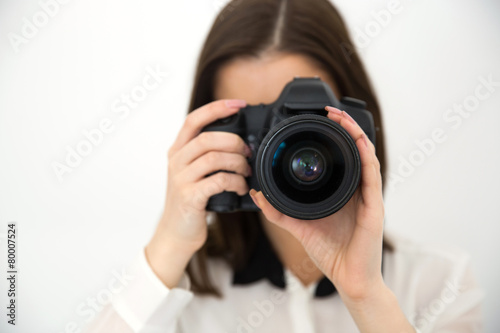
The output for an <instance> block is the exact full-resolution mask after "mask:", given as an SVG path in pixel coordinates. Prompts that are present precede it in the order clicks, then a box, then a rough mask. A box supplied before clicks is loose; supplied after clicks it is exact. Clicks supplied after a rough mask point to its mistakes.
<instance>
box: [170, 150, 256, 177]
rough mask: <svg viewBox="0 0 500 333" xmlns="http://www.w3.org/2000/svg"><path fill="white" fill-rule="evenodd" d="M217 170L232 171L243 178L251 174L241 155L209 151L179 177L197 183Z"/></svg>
mask: <svg viewBox="0 0 500 333" xmlns="http://www.w3.org/2000/svg"><path fill="white" fill-rule="evenodd" d="M219 170H224V171H232V172H235V173H237V174H240V175H242V176H243V177H249V176H250V174H251V169H250V165H249V164H248V162H247V159H246V158H245V157H244V156H243V155H241V154H234V153H225V152H218V151H210V152H208V153H206V154H204V155H202V156H201V157H199V158H197V159H196V160H195V161H194V162H193V163H191V164H190V165H188V167H187V168H185V169H184V170H183V171H182V172H181V174H180V175H179V176H180V177H183V178H184V179H186V180H187V181H198V180H200V179H202V178H204V177H205V176H206V175H208V174H210V173H213V172H216V171H219Z"/></svg>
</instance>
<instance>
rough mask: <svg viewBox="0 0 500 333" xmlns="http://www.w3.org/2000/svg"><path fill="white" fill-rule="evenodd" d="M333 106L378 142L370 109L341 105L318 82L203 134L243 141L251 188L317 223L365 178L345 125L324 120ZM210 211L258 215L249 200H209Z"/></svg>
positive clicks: (346, 100) (297, 83)
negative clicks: (248, 152)
mask: <svg viewBox="0 0 500 333" xmlns="http://www.w3.org/2000/svg"><path fill="white" fill-rule="evenodd" d="M327 105H330V106H333V107H336V108H338V109H340V110H343V111H346V112H347V113H349V115H351V117H352V118H354V120H356V122H357V123H358V124H359V125H360V127H361V128H362V129H363V131H364V132H365V133H366V135H367V137H368V138H369V139H370V140H371V141H372V142H373V143H375V127H374V124H373V117H372V115H371V113H370V112H369V111H367V110H365V108H366V103H365V102H363V101H360V100H358V99H354V98H350V97H343V98H342V99H341V100H340V101H339V100H338V99H337V98H336V97H335V94H334V93H333V92H332V90H331V89H330V87H329V86H328V85H327V84H326V83H325V82H323V81H321V80H320V79H319V78H295V79H294V80H293V81H291V82H289V83H288V84H287V85H286V86H285V88H284V89H283V91H282V93H281V95H280V96H279V98H278V99H277V100H276V101H275V102H274V103H272V104H260V105H249V106H246V107H245V108H242V109H241V110H240V111H239V112H238V113H236V114H234V115H232V116H230V117H227V118H224V119H219V120H217V121H215V122H213V123H212V124H210V125H208V126H207V127H205V128H204V129H203V131H223V132H231V133H235V134H237V135H239V136H240V137H241V138H242V139H243V140H244V141H245V142H246V143H247V144H248V145H249V146H250V148H251V149H252V151H253V155H252V158H251V159H250V160H249V164H250V166H251V167H252V171H253V174H252V176H251V177H248V178H247V182H248V185H249V187H250V188H254V189H255V190H257V191H260V190H261V191H262V193H263V194H264V196H265V197H266V198H267V200H268V201H269V202H270V203H271V204H272V205H273V206H274V207H275V208H276V209H277V210H278V211H280V212H282V213H283V214H286V215H288V216H291V217H294V218H297V219H302V220H314V219H319V218H322V217H325V216H329V215H331V214H333V213H335V212H336V211H338V210H339V209H341V208H342V207H343V206H344V205H345V204H346V203H347V202H348V201H349V199H350V198H351V197H352V196H353V194H354V192H355V191H356V189H357V187H358V185H359V182H360V177H361V162H360V157H359V151H358V149H357V147H356V144H355V143H354V140H353V139H352V137H351V136H350V135H349V133H347V131H346V130H344V129H343V128H342V126H340V125H339V124H337V123H336V122H334V121H332V120H330V119H328V118H327V117H326V115H327V112H326V111H325V106H327ZM221 172H223V170H221ZM207 210H209V211H215V212H233V211H237V210H242V211H257V210H259V209H258V208H257V207H256V206H255V204H254V203H253V201H252V199H251V198H250V196H249V195H248V194H247V195H244V196H239V195H237V194H236V193H234V192H222V193H220V194H217V195H214V196H212V197H211V198H210V199H209V201H208V204H207Z"/></svg>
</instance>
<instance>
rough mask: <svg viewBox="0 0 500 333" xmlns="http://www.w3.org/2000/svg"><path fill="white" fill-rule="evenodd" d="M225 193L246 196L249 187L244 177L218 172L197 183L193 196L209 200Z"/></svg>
mask: <svg viewBox="0 0 500 333" xmlns="http://www.w3.org/2000/svg"><path fill="white" fill-rule="evenodd" d="M223 191H226V192H236V194H238V195H245V194H247V193H248V185H247V182H246V180H245V178H243V176H242V175H238V174H235V173H229V172H217V173H215V174H213V175H211V176H208V177H206V178H204V179H202V180H200V181H199V182H197V183H196V190H195V193H194V194H193V195H195V196H197V197H203V198H204V199H206V200H208V198H210V197H211V196H212V195H215V194H219V193H222V192H223Z"/></svg>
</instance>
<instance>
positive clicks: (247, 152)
mask: <svg viewBox="0 0 500 333" xmlns="http://www.w3.org/2000/svg"><path fill="white" fill-rule="evenodd" d="M244 149H245V156H246V157H248V158H250V157H252V149H250V147H249V146H247V145H245V148H244Z"/></svg>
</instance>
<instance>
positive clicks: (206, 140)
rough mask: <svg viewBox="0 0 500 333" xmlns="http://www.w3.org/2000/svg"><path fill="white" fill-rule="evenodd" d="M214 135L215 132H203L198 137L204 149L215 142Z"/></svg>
mask: <svg viewBox="0 0 500 333" xmlns="http://www.w3.org/2000/svg"><path fill="white" fill-rule="evenodd" d="M213 135H214V133H213V132H202V133H200V134H199V135H198V141H199V142H198V143H199V144H200V145H201V146H202V147H204V148H208V147H209V146H210V143H211V142H212V141H213V139H214V137H213Z"/></svg>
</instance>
